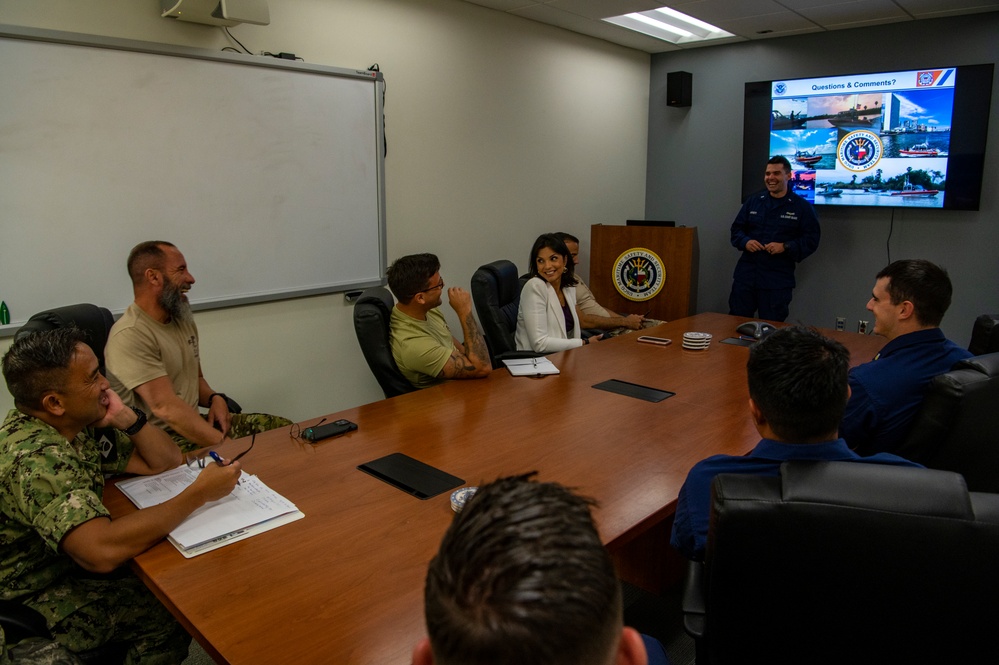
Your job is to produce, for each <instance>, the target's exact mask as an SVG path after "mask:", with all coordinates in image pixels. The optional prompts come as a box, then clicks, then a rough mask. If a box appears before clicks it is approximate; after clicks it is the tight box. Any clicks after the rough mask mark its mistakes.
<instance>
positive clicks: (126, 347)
mask: <svg viewBox="0 0 999 665" xmlns="http://www.w3.org/2000/svg"><path fill="white" fill-rule="evenodd" d="M128 274H129V276H130V277H131V278H132V290H133V292H134V294H135V302H133V303H132V304H131V305H129V307H128V309H127V310H126V311H125V314H124V316H122V317H121V319H119V320H118V322H117V323H115V324H114V327H113V328H111V333H110V335H109V337H108V343H107V348H106V349H105V351H104V355H105V357H106V359H107V364H108V378H109V379H110V380H111V386H112V387H113V388H114V390H115V392H117V393H118V394H119V395H121V398H122V399H123V400H124V401H125V404H127V405H129V406H136V407H139V408H141V409H145V410H146V411H150V412H151V415H150V419H151V421H152V423H153V424H154V425H157V426H159V427H163V428H164V429H165V430H167V432H168V433H169V434H170V435H171V436H173V438H174V440H175V441H176V442H177V443H178V445H180V447H181V449H182V450H184V451H185V452H187V451H190V450H193V449H196V448H198V447H206V446H216V445H218V444H220V443H222V442H223V441H225V437H227V436H228V437H232V438H239V437H242V436H249V435H250V434H255V433H258V432H264V431H267V430H269V429H274V428H276V427H284V426H286V425H290V424H291V421H290V420H288V419H286V418H281V417H278V416H270V415H267V414H263V413H240V414H233V413H230V412H229V404H228V402H229V400H228V398H227V397H226V396H225V394H223V393H220V392H215V391H214V390H213V389H212V387H211V386H210V385H209V384H208V381H207V380H206V379H205V377H204V375H202V373H201V355H200V350H199V347H198V327H197V326H196V325H195V323H194V317H193V316H192V314H191V305H190V303H188V301H187V295H186V294H187V292H188V291H189V290H190V288H191V286H192V285H193V284H194V277H193V276H192V275H191V273H190V272H189V271H188V269H187V261H186V260H185V259H184V255H183V254H181V253H180V250H178V249H177V248H176V247H175V246H174V245H172V244H170V243H168V242H164V241H162V240H150V241H147V242H142V243H139V244H138V245H136V246H135V247H134V248H133V249H132V251H131V252H130V253H129V255H128ZM199 406H201V407H204V408H206V409H208V415H207V416H206V417H202V416H201V414H200V413H199V412H198V407H199Z"/></svg>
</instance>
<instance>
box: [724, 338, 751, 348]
mask: <svg viewBox="0 0 999 665" xmlns="http://www.w3.org/2000/svg"><path fill="white" fill-rule="evenodd" d="M757 341H758V340H755V339H742V338H741V337H726V338H725V339H723V340H721V343H722V344H735V345H736V346H752V345H753V344H756V342H757Z"/></svg>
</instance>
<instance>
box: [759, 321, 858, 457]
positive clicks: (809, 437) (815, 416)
mask: <svg viewBox="0 0 999 665" xmlns="http://www.w3.org/2000/svg"><path fill="white" fill-rule="evenodd" d="M849 370H850V352H849V351H847V350H846V347H844V346H843V345H842V344H840V343H839V342H836V341H833V340H831V339H829V338H828V337H825V336H823V335H821V334H819V333H818V332H816V331H815V330H812V329H811V328H805V327H802V326H789V327H787V328H780V329H779V330H776V331H774V332H773V333H771V334H770V335H768V336H767V337H764V338H763V340H761V341H760V342H757V343H756V344H755V345H754V346H753V347H752V348H751V349H750V350H749V362H747V363H746V374H747V377H748V379H749V404H750V406H749V408H750V411H751V412H752V414H753V420H754V421H755V422H756V426H757V429H759V430H760V432H761V434H763V436H765V437H767V438H771V439H775V440H777V441H785V442H787V443H817V442H820V441H830V440H832V439H835V438H836V437H837V431H838V429H839V423H840V421H841V420H842V419H843V411H844V410H845V408H846V401H847V399H848V398H849V396H850V388H849V386H848V384H847V375H848V373H849ZM764 427H765V428H766V430H764V429H763V428H764Z"/></svg>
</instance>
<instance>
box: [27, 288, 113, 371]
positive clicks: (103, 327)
mask: <svg viewBox="0 0 999 665" xmlns="http://www.w3.org/2000/svg"><path fill="white" fill-rule="evenodd" d="M113 325H114V317H113V316H112V315H111V310H109V309H107V308H106V307H98V306H97V305H91V304H90V303H81V304H79V305H67V306H65V307H56V308H54V309H48V310H45V311H44V312H38V313H37V314H35V315H34V316H32V317H31V318H30V319H28V320H27V321H26V322H25V324H24V325H23V326H21V327H20V329H19V330H18V331H17V333H16V334H15V335H14V339H19V338H21V337H23V336H25V335H27V334H29V333H33V332H37V331H39V330H54V329H56V328H66V327H68V326H76V327H77V328H79V329H80V330H82V331H83V333H84V334H85V335H86V340H87V344H88V345H90V348H91V349H93V351H94V355H95V356H97V363H98V365H99V367H100V370H101V374H105V375H106V374H107V370H106V369H105V367H104V347H105V346H106V345H107V342H108V333H109V332H111V326H113Z"/></svg>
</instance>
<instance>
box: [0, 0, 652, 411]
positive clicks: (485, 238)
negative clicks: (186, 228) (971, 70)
mask: <svg viewBox="0 0 999 665" xmlns="http://www.w3.org/2000/svg"><path fill="white" fill-rule="evenodd" d="M269 4H270V11H271V24H270V25H269V26H250V25H241V26H236V27H234V28H231V31H232V33H233V35H234V36H235V37H236V38H237V39H239V40H240V41H241V42H242V43H243V44H244V45H245V46H246V47H247V48H248V49H250V50H251V51H253V52H259V51H271V52H279V51H286V52H293V53H295V54H297V55H299V56H300V57H302V58H304V59H305V60H306V61H307V62H311V63H317V64H323V65H331V66H337V67H354V68H359V69H363V68H366V67H368V66H369V65H371V64H372V63H376V62H377V63H378V64H379V65H380V67H381V70H382V72H383V74H384V75H385V80H386V83H387V98H386V104H385V115H386V134H387V138H388V157H387V158H386V161H385V170H386V203H387V213H386V216H387V227H388V257H389V260H390V261H391V260H392V259H393V258H395V257H398V256H401V255H403V254H409V253H414V252H422V251H430V252H434V253H436V254H437V255H438V256H439V257H440V258H441V261H442V264H443V267H442V270H441V272H442V274H443V276H444V278H445V279H446V280H447V282H448V284H450V285H458V286H462V287H464V288H466V289H467V288H468V284H469V280H470V277H471V274H472V272H473V271H474V270H475V268H477V267H478V266H479V265H481V264H483V263H486V262H489V261H492V260H495V259H499V258H507V259H511V260H513V261H515V262H516V263H517V265H518V266H519V267H520V269H521V270H524V269H526V261H527V257H526V254H527V253H528V251H529V250H530V245H531V243H532V242H533V240H534V238H535V237H536V236H537V235H538V234H539V233H541V232H544V231H550V230H564V231H569V232H573V233H575V234H577V235H579V236H580V237H583V238H587V237H589V226H590V225H591V224H595V223H620V222H621V221H623V220H624V219H627V218H629V217H641V216H642V215H643V214H644V210H645V175H646V174H645V162H646V151H647V136H648V102H649V61H650V58H649V56H648V55H647V54H645V53H641V52H638V51H633V50H631V49H626V48H623V47H619V46H615V45H612V44H609V43H607V42H603V41H600V40H597V39H592V38H589V37H584V36H581V35H577V34H575V33H571V32H568V31H563V30H560V29H558V28H554V27H551V26H546V25H541V24H537V23H533V22H530V21H527V20H524V19H520V18H517V17H513V16H510V15H507V14H503V13H500V12H496V11H492V10H489V9H485V8H483V7H479V6H477V5H472V4H470V3H465V2H460V1H459V0H337V1H336V2H330V1H328V0H327V1H322V0H271V2H270V3H269ZM159 6H160V3H159V0H129V1H128V2H121V1H119V0H87V1H86V2H81V1H80V0H45V2H38V1H37V0H4V2H3V3H2V4H0V23H5V24H11V25H22V26H31V27H38V28H46V29H51V30H65V31H70V32H83V33H89V34H97V35H104V36H110V37H117V38H124V39H136V40H144V41H153V42H163V43H170V44H178V45H184V46H196V47H203V48H211V49H219V48H222V47H224V46H230V45H233V44H231V42H229V41H228V39H227V38H226V37H225V35H224V34H223V32H222V30H221V29H220V28H214V27H210V26H202V25H197V24H191V23H183V22H179V21H175V20H172V19H164V18H160V16H159ZM0 103H2V102H0ZM150 112H151V113H155V112H162V110H161V109H150ZM121 221H122V224H127V222H128V220H121ZM225 221H226V220H219V219H206V220H205V223H206V224H218V223H225ZM2 224H3V225H4V227H3V233H10V232H15V230H16V224H17V220H13V219H9V218H5V219H4V220H3V222H2ZM163 237H164V239H166V240H170V241H172V242H174V243H176V244H177V245H178V246H179V247H180V248H181V250H183V249H184V247H185V246H191V245H193V244H195V243H197V242H198V241H199V239H198V238H196V237H190V238H187V237H185V238H179V237H174V236H172V235H171V234H170V233H169V230H164V233H163ZM70 251H72V248H71V247H64V246H59V240H58V238H53V251H52V255H51V256H50V257H44V260H58V256H59V253H60V252H70ZM218 251H220V252H224V251H225V248H224V247H220V248H218ZM103 258H104V259H105V260H106V261H108V262H109V265H112V266H115V265H117V266H123V265H124V261H125V257H124V256H121V257H117V256H114V257H103ZM583 258H584V262H585V256H584V257H583ZM40 263H41V264H42V265H43V263H44V261H41V262H40ZM584 268H585V266H584ZM191 270H192V273H193V274H194V276H195V277H196V278H197V277H198V266H197V265H192V266H191ZM122 272H123V270H122ZM584 274H585V270H584ZM36 278H43V276H42V275H41V274H40V275H39V276H37V277H36ZM52 288H53V289H58V288H59V285H58V284H53V285H52ZM196 288H197V285H195V289H196ZM67 304H69V303H67ZM445 311H446V313H447V314H448V316H449V320H450V322H451V325H452V328H453V329H455V331H456V334H457V335H458V336H459V337H460V333H457V331H458V330H460V328H458V327H457V319H456V318H455V317H454V316H453V313H452V312H451V311H450V309H449V308H448V307H446V306H445ZM351 312H352V310H351V308H350V306H348V305H345V304H344V301H343V298H342V296H340V295H329V296H318V297H312V298H301V299H297V300H287V301H281V302H276V303H268V304H263V305H252V306H246V307H238V308H231V309H224V310H214V311H208V312H198V313H197V314H196V315H195V317H196V320H197V322H198V326H199V328H200V330H201V349H202V363H203V368H204V371H205V375H206V377H207V378H208V380H209V382H210V383H211V384H212V386H213V387H214V388H215V389H216V390H220V391H226V392H228V393H230V394H231V395H233V396H235V397H237V399H238V400H239V401H240V402H241V403H242V404H243V407H244V408H246V409H248V410H258V411H270V412H273V413H279V414H282V415H286V416H288V417H290V418H293V419H297V420H301V419H306V418H309V417H312V416H315V415H319V414H325V413H327V412H332V411H337V410H341V409H344V408H349V407H352V406H356V405H359V404H364V403H367V402H371V401H374V400H377V399H381V398H382V394H381V391H380V390H379V388H378V385H377V383H376V382H375V380H374V378H373V377H372V376H371V373H370V372H369V371H368V368H367V366H366V365H365V363H364V360H363V358H362V357H361V353H360V349H359V348H358V346H357V341H356V338H355V337H354V331H353V323H352V319H351ZM9 345H10V340H9V339H0V353H2V352H5V351H6V350H7V348H8V347H9ZM0 392H2V393H3V394H2V395H0V408H2V409H3V411H4V412H5V411H6V409H7V408H10V407H11V406H12V400H11V397H10V395H9V394H7V392H6V391H5V390H3V391H0Z"/></svg>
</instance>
